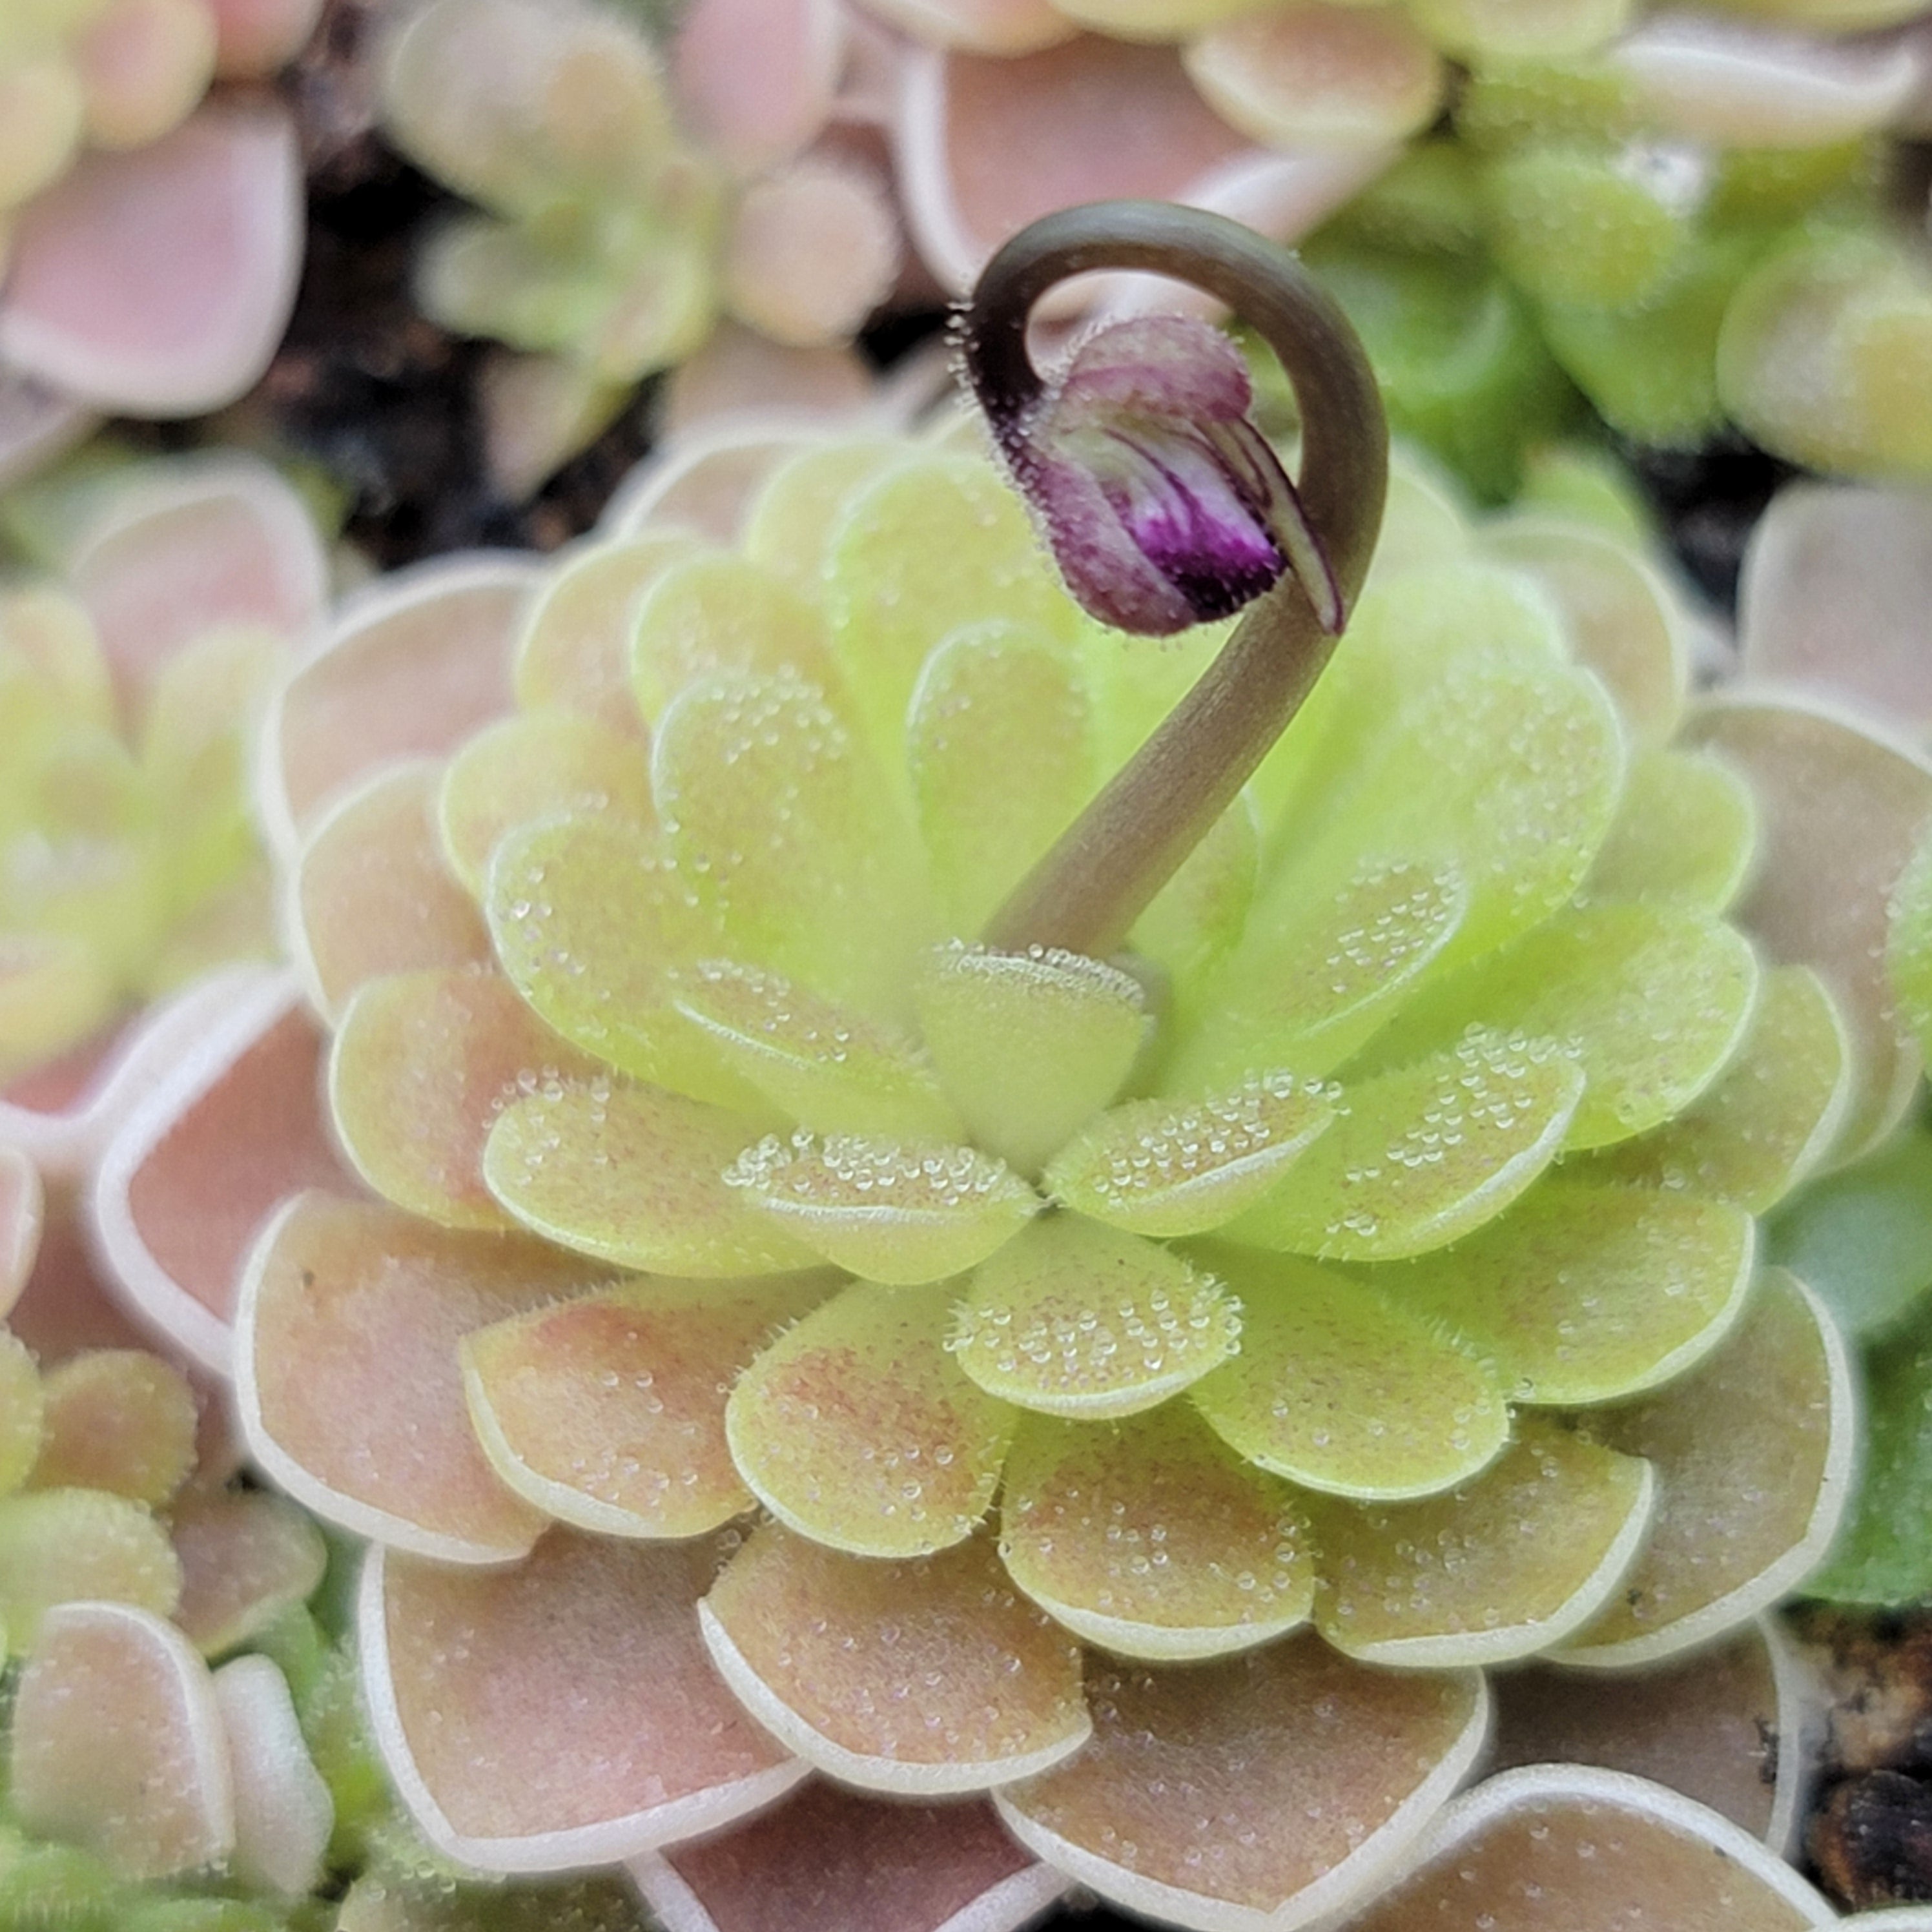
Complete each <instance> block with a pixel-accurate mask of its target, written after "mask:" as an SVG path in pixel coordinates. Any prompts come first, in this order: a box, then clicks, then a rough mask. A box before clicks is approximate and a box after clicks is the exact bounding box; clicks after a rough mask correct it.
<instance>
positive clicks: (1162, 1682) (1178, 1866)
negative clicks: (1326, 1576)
mask: <svg viewBox="0 0 1932 1932" xmlns="http://www.w3.org/2000/svg"><path fill="white" fill-rule="evenodd" d="M1087 1694H1088V1705H1089V1706H1090V1708H1091V1710H1092V1712H1093V1714H1094V1736H1093V1738H1092V1740H1091V1742H1090V1743H1089V1744H1088V1747H1087V1748H1086V1749H1085V1751H1082V1752H1081V1754H1079V1757H1076V1758H1074V1759H1073V1760H1070V1761H1069V1762H1068V1763H1066V1764H1065V1765H1063V1766H1057V1767H1056V1768H1055V1769H1053V1770H1051V1771H1049V1772H1046V1773H1045V1774H1043V1775H1041V1776H1040V1777H1038V1778H1031V1779H1029V1780H1028V1781H1027V1782H1026V1783H1025V1784H1021V1785H1019V1786H1016V1787H1013V1788H1011V1789H1009V1790H1005V1791H1003V1792H1001V1793H999V1794H998V1796H997V1797H996V1799H995V1802H996V1803H997V1804H998V1806H999V1808H1000V1811H1001V1816H1002V1817H1004V1818H1005V1820H1006V1821H1007V1824H1008V1825H1009V1826H1010V1827H1011V1828H1012V1829H1013V1834H1014V1835H1015V1836H1016V1838H1019V1841H1020V1842H1021V1843H1022V1844H1024V1845H1025V1846H1028V1847H1029V1848H1030V1849H1032V1850H1034V1852H1037V1853H1038V1854H1039V1855H1040V1856H1041V1857H1043V1858H1046V1859H1048V1860H1049V1861H1051V1862H1052V1864H1055V1865H1057V1866H1058V1867H1059V1868H1060V1869H1061V1870H1062V1871H1064V1872H1067V1873H1069V1874H1070V1875H1071V1876H1074V1877H1076V1878H1078V1879H1079V1880H1080V1881H1081V1882H1082V1883H1083V1884H1086V1885H1091V1886H1093V1887H1094V1888H1095V1889H1097V1891H1100V1892H1101V1893H1102V1894H1103V1896H1105V1897H1107V1898H1108V1899H1109V1900H1112V1901H1114V1902H1115V1903H1118V1904H1120V1905H1123V1906H1126V1907H1127V1909H1129V1910H1130V1911H1133V1912H1145V1913H1148V1914H1150V1915H1155V1916H1157V1918H1159V1919H1160V1920H1162V1921H1167V1922H1171V1923H1172V1924H1178V1925H1184V1926H1189V1927H1197V1928H1202V1929H1203V1932H1250V1929H1251V1928H1256V1932H1258V1928H1261V1927H1280V1928H1283V1932H1288V1928H1291V1927H1296V1926H1301V1925H1304V1924H1308V1923H1309V1922H1310V1921H1316V1920H1319V1919H1321V1918H1323V1917H1324V1916H1325V1915H1327V1914H1328V1913H1329V1912H1331V1911H1333V1910H1334V1909H1340V1908H1343V1907H1345V1906H1346V1904H1347V1903H1348V1902H1349V1900H1352V1899H1353V1898H1355V1897H1357V1896H1358V1895H1359V1894H1361V1893H1362V1892H1364V1891H1367V1890H1370V1889H1372V1888H1373V1886H1374V1885H1375V1884H1376V1881H1377V1880H1378V1879H1380V1878H1382V1877H1383V1876H1385V1875H1386V1874H1388V1873H1390V1872H1391V1871H1392V1870H1396V1869H1399V1868H1400V1866H1401V1864H1403V1862H1404V1861H1405V1859H1406V1856H1407V1855H1408V1854H1409V1852H1410V1851H1411V1849H1412V1847H1413V1846H1415V1843H1416V1841H1417V1840H1418V1838H1421V1836H1422V1835H1423V1833H1424V1832H1425V1831H1426V1830H1427V1828H1428V1826H1429V1824H1430V1820H1432V1819H1433V1817H1435V1815H1436V1812H1437V1811H1439V1809H1440V1808H1441V1807H1442V1804H1443V1803H1444V1802H1445V1800H1446V1799H1448V1796H1449V1795H1450V1793H1451V1792H1452V1791H1454V1790H1455V1788H1456V1787H1457V1785H1458V1784H1460V1783H1461V1782H1462V1781H1463V1778H1465V1777H1466V1776H1467V1775H1468V1774H1469V1770H1470V1769H1471V1768H1472V1766H1473V1765H1474V1763H1475V1760H1476V1758H1477V1757H1478V1754H1480V1752H1481V1750H1482V1748H1483V1745H1484V1741H1485V1739H1486V1736H1487V1730H1488V1718H1489V1703H1488V1699H1487V1697H1486V1696H1485V1694H1484V1689H1483V1683H1482V1679H1481V1677H1480V1676H1478V1675H1477V1673H1475V1672H1474V1671H1457V1672H1421V1671H1388V1670H1370V1669H1368V1668H1367V1667H1364V1666H1363V1665H1361V1664H1357V1663H1355V1662H1354V1661H1352V1660H1351V1659H1349V1658H1345V1657H1343V1656H1342V1655H1340V1653H1339V1652H1336V1651H1334V1650H1331V1649H1330V1648H1329V1647H1328V1645H1326V1644H1325V1643H1322V1641H1321V1640H1320V1639H1319V1638H1318V1637H1315V1636H1313V1634H1306V1635H1301V1634H1298V1635H1293V1636H1290V1637H1286V1638H1284V1639H1283V1640H1282V1641H1281V1642H1280V1643H1273V1644H1268V1645H1266V1646H1263V1647H1262V1648H1261V1649H1257V1650H1251V1651H1247V1652H1244V1653H1243V1654H1242V1655H1240V1656H1238V1657H1232V1658H1221V1659H1217V1660H1215V1661H1211V1662H1208V1663H1202V1664H1184V1665H1171V1666H1168V1667H1165V1668H1155V1669H1150V1668H1148V1667H1146V1666H1145V1665H1139V1664H1116V1663H1114V1662H1112V1661H1106V1660H1102V1659H1100V1658H1096V1659H1094V1660H1093V1661H1092V1662H1091V1664H1090V1665H1089V1667H1088V1686H1087Z"/></svg>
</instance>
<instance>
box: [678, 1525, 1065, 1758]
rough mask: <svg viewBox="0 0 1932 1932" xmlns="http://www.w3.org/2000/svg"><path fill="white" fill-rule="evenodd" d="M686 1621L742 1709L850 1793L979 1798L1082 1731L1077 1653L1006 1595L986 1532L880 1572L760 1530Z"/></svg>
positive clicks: (874, 1565) (1027, 1606) (1049, 1624)
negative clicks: (698, 1630)
mask: <svg viewBox="0 0 1932 1932" xmlns="http://www.w3.org/2000/svg"><path fill="white" fill-rule="evenodd" d="M698 1615H699V1618H700V1623H701V1625H702V1628H703V1633H704V1639H705V1642H706V1644H707V1645H708V1646H709V1649H710V1651H711V1655H712V1660H713V1661H715V1663H716V1664H717V1665H718V1669H719V1670H720V1671H721V1673H723V1675H724V1679H725V1681H726V1682H727V1683H728V1684H730V1686H731V1688H732V1689H733V1691H735V1692H736V1694H737V1695H738V1697H739V1699H740V1700H741V1701H742V1703H744V1704H745V1707H746V1709H748V1710H750V1711H751V1712H752V1713H753V1714H754V1715H755V1716H756V1717H757V1719H758V1721H759V1722H760V1724H763V1725H764V1726H765V1727H766V1728H767V1729H768V1730H771V1731H772V1732H773V1733H775V1734H776V1735H777V1736H778V1738H779V1739H781V1740H782V1742H784V1743H785V1744H786V1745H788V1746H790V1748H791V1749H793V1750H794V1751H797V1752H798V1753H799V1755H800V1756H801V1757H804V1758H805V1759H806V1760H808V1762H809V1763H812V1764H814V1765H816V1766H817V1767H818V1768H819V1769H820V1770H823V1771H825V1772H829V1773H830V1774H831V1775H832V1776H834V1777H835V1778H839V1779H840V1780H841V1781H843V1782H844V1783H847V1784H856V1785H859V1786H860V1787H862V1788H865V1789H866V1790H876V1791H888V1792H896V1793H907V1794H910V1793H932V1792H944V1791H974V1790H984V1789H985V1788H986V1787H987V1786H989V1785H991V1784H1001V1783H1004V1782H1005V1781H1007V1780H1009V1779H1012V1778H1023V1777H1025V1776H1026V1775H1028V1774H1029V1773H1031V1772H1036V1771H1038V1770H1039V1769H1041V1767H1042V1766H1044V1765H1047V1764H1052V1763H1057V1762H1058V1761H1059V1760H1061V1759H1062V1758H1064V1757H1067V1755H1068V1754H1070V1753H1071V1752H1073V1751H1077V1750H1078V1749H1079V1747H1080V1745H1081V1744H1082V1742H1083V1741H1084V1740H1085V1738H1086V1736H1087V1735H1088V1718H1087V1711H1086V1707H1085V1705H1084V1704H1083V1703H1082V1700H1081V1695H1080V1651H1079V1646H1078V1645H1077V1644H1076V1643H1074V1642H1073V1640H1072V1639H1071V1638H1070V1637H1068V1635H1067V1633H1066V1632H1065V1631H1063V1630H1061V1628H1059V1627H1058V1625H1055V1623H1054V1622H1053V1620H1052V1619H1051V1618H1050V1617H1049V1616H1046V1613H1044V1612H1043V1611H1042V1610H1039V1609H1037V1607H1035V1606H1034V1605H1033V1604H1031V1603H1029V1602H1028V1601H1027V1600H1026V1599H1025V1598H1024V1597H1022V1595H1020V1593H1019V1592H1018V1591H1017V1590H1016V1589H1014V1588H1013V1585H1012V1583H1011V1582H1010V1580H1009V1579H1008V1578H1007V1574H1006V1572H1005V1571H1004V1569H1003V1568H1001V1565H1000V1561H999V1557H998V1553H996V1552H995V1550H994V1548H993V1545H992V1538H990V1537H989V1536H979V1537H975V1538H971V1540H969V1541H967V1542H965V1543H962V1544H956V1545H955V1546H954V1547H953V1548H951V1549H950V1550H941V1551H939V1552H938V1553H937V1554H935V1555H934V1556H922V1557H913V1558H910V1559H907V1560H906V1561H904V1562H877V1561H868V1560H866V1559H862V1558H859V1557H854V1556H844V1555H843V1554H841V1553H840V1552H838V1551H837V1550H826V1549H824V1548H822V1547H820V1546H818V1545H817V1544H813V1543H809V1542H807V1541H805V1540H804V1539H803V1538H800V1537H797V1536H795V1535H793V1534H792V1532H790V1530H788V1529H785V1528H784V1526H782V1525H781V1524H778V1523H762V1524H760V1526H758V1528H757V1529H755V1530H754V1531H753V1532H752V1533H751V1537H750V1538H749V1539H748V1541H747V1542H746V1543H745V1547H743V1548H742V1550H739V1553H738V1554H737V1555H736V1556H735V1557H734V1558H733V1559H732V1561H731V1562H730V1565H729V1566H728V1567H727V1568H726V1570H725V1571H724V1574H723V1575H722V1576H721V1577H719V1579H718V1581H717V1583H715V1584H714V1585H713V1586H712V1589H711V1593H710V1595H709V1596H708V1597H706V1598H705V1600H704V1601H703V1603H702V1604H700V1606H699V1609H698Z"/></svg>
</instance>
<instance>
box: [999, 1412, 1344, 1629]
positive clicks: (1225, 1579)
mask: <svg viewBox="0 0 1932 1932" xmlns="http://www.w3.org/2000/svg"><path fill="white" fill-rule="evenodd" d="M1000 1553H1001V1555H1002V1556H1004V1558H1005V1559H1006V1564H1007V1574H1008V1575H1009V1576H1010V1577H1012V1578H1013V1581H1014V1582H1015V1583H1017V1584H1019V1586H1020V1588H1021V1589H1023V1590H1024V1591H1025V1592H1026V1593H1027V1595H1028V1596H1030V1597H1031V1598H1033V1599H1034V1601H1035V1602H1036V1603H1037V1604H1040V1605H1042V1606H1043V1607H1044V1608H1046V1609H1047V1610H1050V1611H1052V1613H1053V1614H1054V1616H1055V1617H1057V1618H1058V1619H1059V1620H1060V1621H1061V1622H1062V1623H1063V1624H1064V1625H1067V1628H1069V1629H1070V1630H1072V1631H1076V1632H1077V1633H1078V1634H1079V1635H1080V1636H1082V1637H1085V1638H1086V1639H1087V1640H1088V1642H1090V1643H1097V1644H1100V1645H1101V1646H1103V1647H1104V1648H1106V1649H1108V1650H1110V1651H1112V1652H1114V1653H1115V1655H1121V1656H1129V1657H1145V1658H1157V1659H1169V1660H1172V1659H1178V1658H1193V1657H1214V1656H1217V1655H1220V1654H1221V1653H1223V1652H1226V1651H1230V1650H1241V1649H1247V1648H1248V1647H1249V1646H1250V1645H1253V1644H1257V1643H1265V1642H1266V1641H1267V1640H1268V1639H1269V1638H1271V1637H1279V1636H1280V1634H1282V1632H1283V1631H1287V1630H1292V1629H1293V1628H1294V1627H1295V1625H1297V1624H1298V1623H1301V1622H1304V1621H1305V1620H1306V1619H1307V1616H1308V1613H1309V1610H1310V1607H1311V1606H1312V1604H1313V1601H1314V1596H1315V1568H1316V1565H1315V1559H1314V1553H1313V1550H1312V1549H1311V1547H1310V1541H1309V1537H1308V1526H1307V1519H1306V1517H1304V1514H1303V1513H1302V1511H1301V1507H1300V1505H1299V1504H1298V1502H1297V1500H1296V1498H1295V1492H1294V1490H1292V1489H1291V1488H1290V1487H1289V1485H1288V1484H1286V1483H1284V1482H1283V1481H1281V1480H1280V1478H1278V1477H1274V1476H1271V1475H1268V1474H1267V1473H1266V1472H1264V1471H1262V1470H1259V1469H1256V1468H1254V1467H1253V1466H1252V1465H1251V1464H1250V1463H1245V1462H1244V1461H1243V1460H1241V1458H1240V1457H1238V1456H1237V1455H1235V1453H1234V1452H1233V1451H1232V1450H1231V1449H1229V1447H1228V1445H1226V1443H1225V1442H1223V1441H1222V1440H1221V1439H1220V1437H1218V1436H1216V1435H1215V1434H1214V1433H1213V1432H1212V1431H1211V1430H1210V1429H1209V1428H1208V1426H1207V1424H1205V1423H1204V1422H1203V1421H1202V1419H1201V1418H1200V1416H1199V1415H1198V1414H1197V1413H1196V1411H1195V1410H1194V1409H1193V1408H1192V1407H1190V1406H1189V1405H1188V1404H1187V1403H1167V1404H1166V1405H1165V1406H1163V1407H1161V1408H1160V1409H1153V1410H1150V1411H1149V1412H1148V1413H1147V1414H1145V1415H1139V1416H1136V1417H1134V1418H1132V1419H1131V1420H1130V1421H1125V1422H1103V1423H1091V1424H1089V1423H1079V1422H1066V1421H1052V1420H1048V1419H1046V1418H1038V1417H1029V1418H1027V1419H1026V1420H1025V1421H1023V1422H1022V1424H1021V1425H1020V1429H1019V1434H1018V1435H1017V1436H1016V1438H1015V1439H1014V1442H1013V1448H1012V1449H1011V1451H1010V1452H1009V1454H1008V1455H1007V1472H1006V1484H1005V1487H1004V1491H1003V1492H1002V1496H1001V1505H1000Z"/></svg>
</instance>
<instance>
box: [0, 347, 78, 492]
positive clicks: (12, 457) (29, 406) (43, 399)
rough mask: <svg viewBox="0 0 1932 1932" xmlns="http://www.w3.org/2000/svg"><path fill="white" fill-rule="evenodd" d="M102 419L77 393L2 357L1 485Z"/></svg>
mask: <svg viewBox="0 0 1932 1932" xmlns="http://www.w3.org/2000/svg"><path fill="white" fill-rule="evenodd" d="M97 421H98V418H97V416H95V413H94V412H93V411H92V410H90V409H89V408H88V407H86V404H83V402H81V401H80V400H79V399H78V398H76V397H74V396H70V395H68V394H67V393H66V392H65V391H64V390H60V389H49V387H48V386H47V385H46V383H41V382H37V381H36V380H34V378H33V377H31V376H29V375H27V374H24V373H23V371H20V370H18V369H10V368H7V366H6V365H5V363H4V362H0V490H6V489H11V488H12V487H13V485H14V484H16V483H19V482H21V481H24V480H25V479H26V478H28V477H29V476H31V475H32V474H33V473H34V471H35V470H37V469H40V467H41V466H43V464H46V463H51V462H52V461H53V460H54V459H55V458H56V457H58V456H59V455H62V453H63V452H65V451H67V450H69V449H72V448H73V447H74V445H75V444H76V443H79V442H80V440H81V439H82V438H83V437H86V436H87V435H88V434H90V433H91V432H92V430H93V428H94V426H95V422H97Z"/></svg>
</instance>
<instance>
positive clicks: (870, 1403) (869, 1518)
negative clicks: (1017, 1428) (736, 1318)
mask: <svg viewBox="0 0 1932 1932" xmlns="http://www.w3.org/2000/svg"><path fill="white" fill-rule="evenodd" d="M951 1319H952V1297H951V1295H950V1293H949V1292H947V1290H946V1289H944V1288H938V1287H935V1288H928V1289H889V1288H880V1287H877V1286H873V1285H872V1284H871V1283H857V1284H855V1285H853V1286H850V1287H848V1288H847V1289H844V1292H842V1293H841V1294H839V1295H835V1297H834V1298H832V1300H831V1301H827V1302H826V1303H825V1304H823V1306H822V1307H819V1308H817V1309H816V1310H814V1311H813V1312H812V1313H811V1314H809V1315H807V1316H805V1319H803V1320H802V1321H801V1322H799V1324H798V1325H797V1326H796V1327H795V1328H792V1329H790V1330H789V1331H787V1332H786V1333H785V1334H783V1335H781V1336H780V1337H778V1340H775V1342H772V1343H771V1344H770V1345H769V1346H767V1347H766V1349H763V1351H762V1352H760V1354H759V1355H757V1358H756V1359H755V1360H754V1361H752V1363H751V1366H750V1367H748V1368H747V1369H746V1370H745V1372H744V1373H743V1374H742V1376H739V1379H738V1382H737V1385H736V1387H735V1388H733V1390H732V1391H731V1396H730V1401H729V1403H727V1405H726V1406H725V1410H724V1427H725V1433H726V1435H727V1438H728V1439H729V1441H730V1445H731V1454H732V1456H733V1458H734V1459H735V1460H736V1463H737V1466H738V1471H739V1475H741V1476H742V1478H743V1479H744V1481H745V1482H746V1483H747V1484H749V1485H750V1487H751V1490H753V1491H754V1493H755V1494H756V1495H757V1497H758V1499H759V1500H760V1502H763V1504H764V1505H765V1506H766V1508H768V1509H769V1510H770V1511H772V1514H774V1515H775V1516H777V1517H778V1518H779V1520H781V1521H782V1522H784V1523H789V1524H790V1526H792V1528H793V1529H796V1530H798V1531H799V1532H801V1533H802V1534H803V1535H807V1536H809V1537H810V1538H812V1540H813V1541H814V1542H817V1543H821V1544H826V1545H828V1546H829V1547H832V1548H834V1549H838V1550H850V1551H853V1552H854V1553H856V1554H859V1555H861V1556H923V1555H925V1554H926V1553H928V1552H929V1551H932V1550H943V1549H944V1548H946V1547H948V1546H949V1545H950V1544H956V1543H959V1542H960V1541H963V1540H964V1539H965V1538H967V1537H968V1536H970V1535H971V1534H972V1533H973V1532H974V1529H975V1528H976V1527H977V1525H978V1524H979V1523H980V1520H982V1519H983V1517H985V1515H986V1511H988V1509H989V1508H991V1507H992V1500H993V1492H994V1490H995V1487H997V1486H998V1482H999V1480H1000V1466H1001V1461H1002V1460H1003V1459H1004V1456H1005V1454H1006V1450H1007V1443H1008V1442H1009V1441H1010V1439H1011V1437H1012V1435H1013V1427H1014V1423H1015V1421H1016V1418H1015V1416H1014V1414H1013V1410H1012V1409H1010V1408H1009V1407H1008V1406H1007V1404H1006V1403H1003V1402H1001V1401H999V1400H997V1399H995V1397H992V1396H990V1395H989V1394H986V1393H985V1392H984V1391H982V1390H980V1388H977V1387H976V1386H975V1385H974V1384H973V1383H972V1382H971V1381H969V1380H968V1379H967V1377H966V1376H965V1375H964V1374H963V1373H962V1372H961V1370H960V1369H959V1366H958V1364H956V1362H955V1361H954V1360H953V1356H952V1355H951V1353H950V1350H949V1349H948V1347H947V1331H948V1328H949V1325H950V1322H951Z"/></svg>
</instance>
